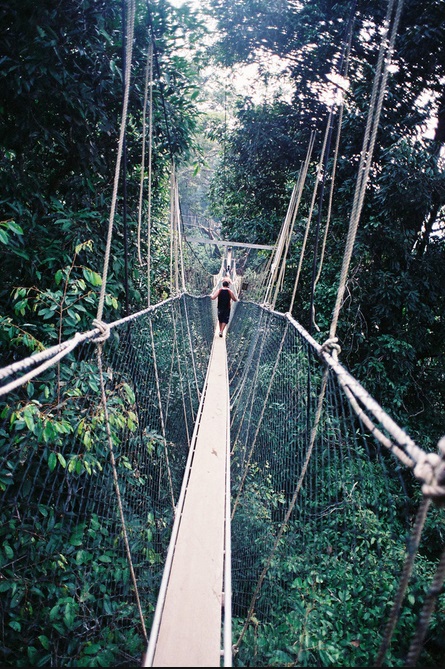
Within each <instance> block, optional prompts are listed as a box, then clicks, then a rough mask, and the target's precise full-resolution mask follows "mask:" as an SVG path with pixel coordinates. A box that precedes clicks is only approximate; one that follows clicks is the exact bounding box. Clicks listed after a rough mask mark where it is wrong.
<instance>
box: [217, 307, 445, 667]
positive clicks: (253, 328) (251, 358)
mask: <svg viewBox="0 0 445 669" xmlns="http://www.w3.org/2000/svg"><path fill="white" fill-rule="evenodd" d="M318 348H319V347H318ZM227 351H228V364H229V379H230V388H231V391H230V392H231V444H232V446H231V447H232V462H231V480H232V584H233V599H232V606H233V619H234V620H233V637H234V666H347V667H352V666H357V667H358V666H376V665H375V660H376V657H377V656H378V654H379V648H380V647H381V644H382V638H383V636H384V632H385V626H386V625H387V622H388V618H390V612H391V607H392V603H393V601H394V599H395V597H396V593H397V589H398V584H399V581H400V575H401V572H402V569H403V565H404V561H405V558H406V552H407V550H406V549H407V543H408V546H409V548H410V550H411V551H415V547H414V546H411V545H410V544H409V536H410V530H411V527H412V525H413V524H414V518H415V514H416V510H417V506H418V505H419V501H420V498H421V494H420V491H419V485H418V483H417V481H416V480H415V479H414V477H413V474H412V471H411V469H408V470H407V468H406V467H403V466H401V465H400V462H399V461H398V459H397V458H395V457H394V455H393V453H391V452H388V451H387V449H386V448H385V447H383V446H382V444H381V442H380V441H379V440H378V439H376V438H375V436H374V435H373V433H372V432H371V430H370V429H369V427H368V426H367V425H366V424H364V423H363V422H362V421H361V420H360V419H359V418H358V417H357V414H356V412H355V411H353V409H352V407H351V403H350V402H349V400H348V398H347V397H346V395H345V392H344V391H343V388H342V387H341V385H340V383H339V381H338V376H337V374H336V373H335V372H333V371H332V369H329V368H327V367H326V366H325V365H324V364H323V361H322V359H321V357H320V355H319V350H317V348H316V347H315V346H314V343H313V340H312V341H311V337H310V336H309V335H308V334H307V333H305V332H304V330H303V328H301V327H300V326H299V325H298V324H297V323H296V322H295V321H293V319H292V318H290V317H289V316H288V315H287V316H285V315H283V314H279V313H277V312H273V311H271V310H268V309H265V308H262V307H261V306H259V305H257V304H253V303H248V302H240V303H239V304H237V305H236V309H235V312H234V314H233V318H232V321H231V324H230V330H229V332H228V335H227ZM382 413H383V412H382ZM380 429H381V431H382V433H385V428H384V427H383V426H380ZM428 527H429V529H427V530H426V535H425V538H424V539H422V542H421V543H420V546H419V552H418V554H417V557H416V562H415V567H414V569H413V574H412V577H411V580H410V583H409V586H408V588H407V591H406V596H405V597H404V599H403V604H402V606H401V609H400V614H399V616H398V621H397V625H396V627H395V630H394V637H393V640H392V644H391V645H390V647H389V648H388V649H387V650H386V657H385V663H387V664H386V666H406V665H404V660H405V658H406V655H407V653H408V649H409V644H410V641H411V640H412V638H413V635H414V633H415V627H416V621H417V619H418V615H419V612H420V609H421V606H422V604H423V600H424V596H425V592H426V590H427V583H429V581H430V579H431V577H432V575H433V573H434V570H435V568H436V566H437V559H435V558H433V557H432V550H431V549H432V548H433V546H434V547H435V549H436V550H437V549H438V546H439V545H440V536H442V535H443V530H444V519H443V514H442V515H441V516H440V515H439V514H438V511H437V509H434V510H433V515H432V517H431V519H430V524H429V526H428ZM430 542H432V543H430ZM443 616H444V598H443V595H442V598H441V603H439V605H438V607H437V609H436V613H435V617H434V616H433V618H432V621H431V625H430V632H429V636H428V637H427V642H426V644H425V647H424V649H423V651H422V653H423V654H421V655H420V658H421V661H423V665H422V666H425V664H428V663H429V660H430V657H429V655H428V648H431V649H434V651H435V652H436V653H437V652H438V649H440V643H443V641H442V642H441V641H440V639H443V637H442V634H441V632H440V628H441V621H442V624H443ZM410 666H415V665H410Z"/></svg>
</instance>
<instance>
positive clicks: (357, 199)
mask: <svg viewBox="0 0 445 669" xmlns="http://www.w3.org/2000/svg"><path fill="white" fill-rule="evenodd" d="M395 2H396V0H389V2H388V9H387V13H386V17H385V33H384V36H383V38H382V42H381V45H380V50H379V56H378V60H377V66H376V73H375V77H374V84H373V88H372V93H371V102H370V106H369V111H368V119H367V123H366V130H365V135H364V139H363V147H362V151H361V154H360V164H359V169H358V174H357V184H356V190H355V194H354V201H353V206H352V211H351V216H350V223H349V230H348V236H347V240H346V246H345V253H344V256H343V265H342V268H341V274H340V282H339V287H338V291H337V299H336V303H335V306H334V310H333V315H332V321H331V327H330V331H329V337H330V338H334V337H335V333H336V329H337V323H338V318H339V313H340V309H341V306H342V301H343V296H344V293H345V289H346V280H347V276H348V272H349V265H350V263H351V258H352V250H353V247H354V242H355V238H356V235H357V229H358V224H359V218H360V214H361V211H362V208H363V202H364V199H365V191H366V185H367V183H368V179H369V172H370V169H371V161H372V157H373V153H374V146H375V140H376V136H377V129H378V125H379V120H380V114H381V110H382V106H383V97H384V95H385V91H386V82H387V79H388V62H389V61H390V60H391V57H392V54H393V51H394V44H395V39H396V35H397V30H398V25H399V21H400V15H401V12H402V6H403V0H397V6H396V11H395V17H394V20H393V22H392V26H391V16H392V14H393V10H394V5H395ZM388 33H389V39H388Z"/></svg>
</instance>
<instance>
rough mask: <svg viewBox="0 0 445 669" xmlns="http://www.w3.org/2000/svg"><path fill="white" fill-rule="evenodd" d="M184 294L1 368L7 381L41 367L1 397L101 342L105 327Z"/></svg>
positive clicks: (4, 389)
mask: <svg viewBox="0 0 445 669" xmlns="http://www.w3.org/2000/svg"><path fill="white" fill-rule="evenodd" d="M182 294H183V295H187V296H189V297H190V294H189V293H182ZM182 294H179V295H173V296H171V297H169V298H167V299H165V300H163V301H162V302H158V303H157V304H154V305H151V306H149V307H145V309H141V310H140V311H137V312H135V313H134V314H130V315H129V316H125V317H124V318H119V319H118V320H116V321H113V322H112V323H106V324H105V323H103V321H98V320H96V319H95V320H94V321H93V322H95V323H100V324H101V326H99V325H97V327H95V328H93V329H91V330H87V331H86V332H81V333H79V332H77V333H76V334H75V335H74V336H73V337H71V338H70V339H67V340H66V341H64V342H62V343H60V344H57V345H55V346H51V347H50V348H47V349H45V350H44V351H39V353H36V354H34V355H30V356H28V357H27V358H23V359H22V360H19V361H17V362H14V363H11V364H10V365H7V366H6V367H3V368H1V369H0V379H7V378H8V377H9V376H11V375H12V374H15V373H18V372H23V371H25V370H27V369H30V368H31V367H34V365H39V366H38V367H35V368H34V369H33V370H32V371H31V372H30V373H29V375H27V376H26V377H21V378H20V379H16V380H15V381H13V382H11V383H10V384H8V385H5V386H3V387H1V388H0V396H2V395H5V394H6V393H8V392H10V391H11V390H13V389H14V388H17V387H18V386H20V385H23V384H24V383H26V382H27V381H29V380H30V379H31V378H34V377H35V376H37V374H40V372H42V371H44V370H45V369H48V367H50V366H51V365H53V364H55V363H56V362H58V361H59V360H61V359H62V358H64V357H65V356H66V355H68V353H70V352H71V351H73V350H74V349H75V348H76V347H77V346H78V345H79V344H81V343H83V342H86V341H92V342H97V341H99V337H102V336H103V334H104V327H105V328H106V329H108V330H111V329H113V328H115V327H118V326H120V325H124V324H126V323H130V322H131V321H134V320H136V319H137V318H140V317H141V316H144V315H145V314H147V313H149V312H151V311H155V310H157V309H159V308H161V307H163V306H164V305H166V304H168V303H169V302H172V301H174V300H178V299H180V297H181V295H182ZM193 297H196V299H203V298H204V297H205V296H193ZM41 363H42V364H41Z"/></svg>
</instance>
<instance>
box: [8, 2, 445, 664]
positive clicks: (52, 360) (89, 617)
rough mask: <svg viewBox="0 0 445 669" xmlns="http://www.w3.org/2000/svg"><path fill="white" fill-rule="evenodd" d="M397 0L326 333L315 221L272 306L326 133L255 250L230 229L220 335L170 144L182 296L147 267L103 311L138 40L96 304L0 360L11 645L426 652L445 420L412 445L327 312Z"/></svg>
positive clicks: (371, 657) (13, 652)
mask: <svg viewBox="0 0 445 669" xmlns="http://www.w3.org/2000/svg"><path fill="white" fill-rule="evenodd" d="M395 4H396V6H397V11H396V15H395V17H392V18H391V17H389V18H388V20H385V24H384V26H383V27H382V48H381V51H380V52H379V59H378V64H377V68H376V69H377V72H376V79H375V81H376V84H375V87H374V89H373V92H372V96H371V102H372V104H373V105H374V107H373V108H372V109H371V110H370V113H369V117H368V123H367V127H366V131H365V137H364V141H363V149H362V152H361V156H360V165H359V166H358V176H357V186H356V191H355V194H354V202H353V206H352V208H351V220H350V225H349V229H348V237H347V240H346V243H345V255H344V261H343V266H342V269H341V275H340V279H339V288H338V292H337V296H336V305H335V307H334V310H333V318H332V323H331V326H330V331H329V337H328V338H327V339H326V341H324V342H323V343H321V344H320V343H319V342H317V341H316V340H315V339H314V338H313V337H312V335H311V334H310V333H309V332H308V331H307V330H305V328H303V327H302V326H301V324H300V323H298V322H297V321H296V320H295V319H294V318H293V316H292V308H293V302H294V297H295V294H296V292H297V286H298V281H299V276H300V270H301V263H302V262H303V255H304V247H305V245H306V241H307V230H308V227H307V229H306V233H305V235H304V239H303V243H302V253H301V260H300V263H299V266H298V268H297V274H296V278H295V284H294V293H293V296H292V303H291V305H290V308H289V310H288V312H286V313H280V312H278V311H276V310H275V306H276V302H277V296H278V294H279V292H280V290H281V288H282V286H283V281H284V275H285V272H286V262H287V255H288V250H289V245H290V241H291V238H292V234H293V230H294V224H295V221H296V217H297V212H298V206H299V202H300V198H301V196H302V191H303V187H304V181H305V176H306V174H307V171H308V169H309V163H310V156H311V151H312V148H313V142H312V140H311V145H310V146H309V148H308V154H307V160H306V163H305V164H304V165H303V166H302V170H301V173H300V175H299V179H298V182H297V184H295V187H294V190H293V193H292V196H291V201H290V204H289V209H288V212H287V214H286V217H285V219H284V221H283V226H282V230H281V232H280V235H279V237H278V239H277V242H276V244H275V245H274V246H273V248H272V249H271V248H267V246H266V245H258V244H249V243H246V244H245V245H244V246H245V247H246V248H247V249H248V251H249V252H251V251H252V252H253V251H258V252H261V253H263V256H262V258H263V260H264V262H262V263H261V262H255V267H254V269H252V270H250V271H249V272H247V271H246V273H241V272H238V269H237V266H236V254H235V253H233V252H232V249H234V248H235V249H238V248H239V247H238V244H239V243H238V242H236V243H235V242H233V243H231V242H227V241H225V242H221V245H222V246H224V247H227V252H226V255H225V256H224V258H223V260H222V265H221V270H220V273H219V275H218V276H217V278H216V281H217V282H219V281H221V280H222V278H223V276H225V275H226V273H229V276H230V280H231V281H232V284H233V287H234V289H235V290H236V291H237V292H238V293H240V294H241V298H242V299H241V300H240V302H239V303H237V305H236V309H232V314H231V320H230V322H229V328H228V332H227V335H225V336H224V337H223V338H219V337H216V338H215V327H216V314H215V304H214V302H211V300H210V297H209V295H208V293H209V289H210V286H209V283H210V281H211V276H212V275H213V274H214V271H215V270H213V271H212V272H205V271H203V268H201V270H200V271H199V268H198V267H197V266H196V265H194V264H193V262H190V263H188V264H187V262H186V260H185V253H184V248H183V237H184V235H183V230H182V229H181V221H180V215H179V204H178V198H179V196H178V191H177V184H175V174H174V166H173V165H172V206H171V229H170V232H171V239H170V242H171V243H170V252H171V258H170V260H171V276H170V288H171V293H170V297H169V298H168V299H166V300H165V301H163V302H160V303H159V304H156V305H151V304H150V303H149V302H150V285H149V286H148V296H149V297H148V306H147V307H146V308H145V309H143V310H141V311H139V312H137V313H134V314H131V315H129V316H127V317H125V318H122V319H119V320H116V321H114V322H112V323H105V322H104V321H103V312H104V306H105V290H106V285H107V273H108V266H109V261H110V257H111V240H112V232H113V220H114V213H115V205H116V194H117V184H118V179H119V173H120V161H121V157H122V147H123V144H124V142H123V139H124V128H125V123H126V114H127V102H128V94H129V81H130V76H129V75H130V71H129V70H130V64H131V54H130V57H129V59H128V63H127V67H128V71H127V73H126V74H127V76H126V77H125V95H124V102H123V112H122V126H121V133H120V138H119V147H118V151H117V153H118V158H117V166H116V172H115V182H114V192H113V201H112V208H111V213H110V221H109V231H108V237H107V244H106V253H105V258H104V269H103V274H102V284H101V289H100V290H101V294H100V297H99V306H98V311H97V317H96V319H95V320H94V321H93V323H92V328H91V330H89V331H88V332H77V333H76V334H75V335H74V336H73V337H72V338H71V339H69V340H66V341H59V343H58V344H57V345H56V346H52V347H48V348H45V349H44V350H42V351H40V352H38V353H36V354H35V355H33V356H31V357H28V358H25V359H20V360H16V361H14V362H12V363H11V364H10V365H7V366H5V367H3V368H2V369H0V381H1V382H2V385H1V387H0V397H1V399H2V406H1V417H2V424H1V425H0V501H1V513H2V518H3V522H2V525H1V533H2V553H1V561H0V592H1V593H2V600H1V611H2V644H1V648H2V651H1V652H2V654H3V658H4V663H6V664H14V656H17V657H19V658H20V666H23V664H24V663H25V661H26V660H28V661H29V663H30V664H31V666H128V665H130V666H134V665H139V664H142V665H143V666H221V664H224V666H232V665H234V666H317V667H318V666H340V665H341V666H350V667H356V666H357V667H359V666H382V665H383V663H386V664H387V665H388V666H425V662H426V663H428V659H429V658H430V648H429V643H430V639H429V637H428V631H429V630H431V629H433V630H435V631H436V632H437V629H440V625H443V615H444V614H443V583H444V579H445V547H444V539H443V537H444V533H443V523H444V516H443V507H444V506H445V503H444V500H445V438H443V439H442V440H441V441H440V442H439V444H438V452H437V453H436V452H430V451H427V450H426V449H424V448H422V447H420V446H419V445H417V444H416V443H415V442H414V440H413V439H412V438H410V436H409V435H408V434H407V433H406V432H405V431H404V430H403V429H402V428H401V427H399V426H398V425H397V424H396V423H395V422H394V421H393V420H392V419H391V417H390V416H389V415H388V414H387V413H386V412H385V411H384V410H383V408H382V407H381V406H380V405H379V404H378V403H377V402H376V401H375V400H374V399H373V398H372V397H371V396H370V395H369V394H368V393H367V391H366V390H365V388H364V387H363V386H362V385H361V384H360V383H359V382H358V381H357V380H356V379H355V378H354V377H352V376H351V374H350V373H349V372H348V371H347V370H346V369H345V368H344V367H343V366H342V365H341V363H340V362H339V359H338V357H339V356H338V352H339V346H338V342H337V338H336V334H335V333H336V324H337V321H338V317H339V311H340V307H341V304H342V301H343V297H344V292H345V289H346V280H347V274H348V268H349V261H350V258H351V254H352V249H353V245H354V239H355V232H356V230H357V225H358V221H359V217H360V210H361V207H362V205H363V199H364V196H365V189H366V185H367V180H368V176H369V172H370V167H371V160H372V153H373V147H374V142H375V137H376V131H377V126H378V117H379V113H380V109H381V104H382V100H383V92H384V85H385V80H386V76H387V70H386V63H387V62H389V61H390V54H391V49H392V48H393V45H394V39H395V34H396V32H397V24H398V19H399V17H400V10H401V3H395ZM393 9H394V3H389V9H388V12H389V13H391V12H392V11H393ZM134 11H135V8H134V7H133V12H134ZM133 18H134V17H133ZM390 18H391V20H390ZM132 27H134V22H133V21H128V27H127V30H128V34H127V39H126V42H127V43H128V44H130V45H131V44H132V34H131V30H132ZM148 69H150V68H148ZM147 87H148V79H147ZM323 150H324V149H323ZM323 161H324V158H323V156H322V157H321V159H320V163H319V165H318V174H319V175H320V174H321V173H322V172H323V169H322V168H323V164H324V162H323ZM143 173H144V169H143V168H142V170H141V174H142V176H143ZM142 181H143V179H142ZM314 181H315V182H316V188H317V187H318V185H319V182H320V180H319V179H318V178H316V179H315V180H314ZM315 192H316V191H314V195H315ZM314 201H315V198H313V201H312V202H313V203H314ZM311 213H312V208H311ZM309 224H310V216H309V217H308V226H309ZM326 229H327V226H326ZM209 243H215V244H216V242H215V240H213V241H210V242H209ZM147 246H148V242H147ZM139 250H140V248H139ZM269 251H271V253H269V255H268V257H266V256H267V252H269ZM323 252H324V250H323ZM141 257H142V255H141ZM204 269H205V268H204ZM147 276H148V279H149V280H150V276H151V268H150V257H149V262H148V268H147ZM214 282H215V277H214ZM315 283H316V281H315V278H314V282H313V290H314V289H315ZM311 309H312V314H311V322H313V323H314V324H315V320H314V312H315V307H314V303H313V300H312V301H311ZM431 528H439V531H437V532H436V533H435V534H434V537H435V539H434V541H435V545H434V551H432V550H431V549H430V545H429V541H430V540H431V535H432V530H431ZM441 528H442V529H441ZM431 554H433V555H434V556H435V557H433V558H432V557H431ZM438 555H440V557H439V559H437V556H438ZM435 638H439V635H438V634H436V636H435ZM442 638H443V635H442ZM442 643H443V642H442ZM434 650H435V652H436V654H437V648H435V649H434ZM23 658H25V660H24V659H23Z"/></svg>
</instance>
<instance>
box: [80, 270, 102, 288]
mask: <svg viewBox="0 0 445 669" xmlns="http://www.w3.org/2000/svg"><path fill="white" fill-rule="evenodd" d="M82 271H83V275H84V277H85V279H86V280H87V281H88V282H89V283H91V285H92V286H101V285H102V277H101V276H100V274H98V273H97V272H93V270H91V269H88V267H84V268H83V270H82Z"/></svg>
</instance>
